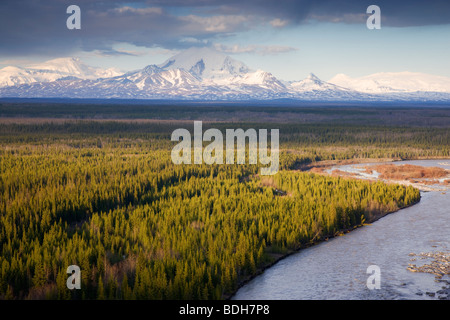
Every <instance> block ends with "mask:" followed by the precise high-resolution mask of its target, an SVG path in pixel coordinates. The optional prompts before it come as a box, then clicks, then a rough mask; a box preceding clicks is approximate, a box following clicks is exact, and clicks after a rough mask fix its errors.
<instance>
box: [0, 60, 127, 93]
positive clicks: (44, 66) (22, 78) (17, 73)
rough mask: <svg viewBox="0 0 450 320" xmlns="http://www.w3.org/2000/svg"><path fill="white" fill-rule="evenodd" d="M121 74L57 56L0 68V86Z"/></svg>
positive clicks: (113, 70) (111, 69)
mask: <svg viewBox="0 0 450 320" xmlns="http://www.w3.org/2000/svg"><path fill="white" fill-rule="evenodd" d="M120 74H122V73H121V72H120V71H119V70H117V69H114V68H109V69H101V68H94V67H90V66H88V65H86V64H84V63H83V62H82V61H81V60H80V59H77V58H58V59H53V60H49V61H46V62H44V63H41V64H34V65H31V66H29V67H27V68H20V67H13V66H9V67H5V68H2V69H0V87H6V86H12V85H18V84H30V83H34V82H51V81H56V80H58V79H61V78H73V77H75V78H80V79H98V78H109V77H114V76H118V75H120Z"/></svg>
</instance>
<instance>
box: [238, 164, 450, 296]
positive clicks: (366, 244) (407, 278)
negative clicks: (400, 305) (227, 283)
mask: <svg viewBox="0 0 450 320" xmlns="http://www.w3.org/2000/svg"><path fill="white" fill-rule="evenodd" d="M449 162H450V161H449V160H443V161H442V160H423V161H404V162H397V163H395V164H404V163H409V164H417V165H421V166H439V167H444V168H446V169H450V166H448V165H447V164H448V163H449ZM343 167H346V168H345V169H346V170H348V168H350V166H341V167H338V168H339V169H341V170H343V169H344V168H343ZM353 168H356V167H355V166H353ZM444 189H447V190H446V191H442V187H441V190H440V191H430V192H421V200H420V202H419V203H418V204H415V205H413V206H411V207H409V208H405V209H402V210H399V211H397V212H395V213H392V214H389V215H387V216H385V217H383V218H381V219H379V220H378V221H375V222H374V223H372V224H370V225H366V226H364V227H361V228H358V229H356V230H353V231H351V232H349V233H347V234H345V235H344V236H340V237H336V238H333V239H330V240H328V241H326V242H322V243H319V244H317V245H315V246H313V247H310V248H307V249H303V250H300V251H299V252H297V253H295V254H293V255H291V256H289V257H287V258H285V259H283V260H280V261H279V262H278V263H276V264H275V265H273V266H272V267H270V268H268V269H266V270H265V271H264V273H262V274H261V275H259V276H257V277H256V278H254V279H253V280H251V281H250V282H249V283H247V284H246V285H245V286H243V287H242V288H240V289H239V290H238V292H237V293H236V294H235V295H234V296H233V298H232V299H235V300H240V299H249V300H252V299H258V300H265V299H272V300H278V299H279V300H292V299H295V300H303V299H305V300H307V299H332V300H341V299H342V300H344V299H345V300H353V299H358V300H372V299H374V300H393V299H407V300H410V299H414V300H417V299H420V300H425V299H437V295H436V296H435V297H431V296H430V295H429V294H427V292H437V291H438V290H440V289H442V286H443V284H442V283H440V282H436V281H435V276H434V275H432V274H428V273H417V272H411V271H408V270H407V269H406V268H407V267H408V264H409V263H414V264H417V265H420V261H415V262H411V261H410V259H411V258H412V257H411V256H409V254H410V253H416V254H418V253H421V252H436V251H446V252H448V251H450V188H448V187H444ZM429 262H430V261H428V263H429ZM371 265H376V266H378V267H379V270H380V277H379V280H380V288H379V289H369V288H368V286H367V279H368V278H369V276H371V274H369V273H367V268H368V267H369V266H371ZM446 277H447V276H445V277H444V278H443V279H448V277H447V278H446Z"/></svg>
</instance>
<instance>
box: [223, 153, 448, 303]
mask: <svg viewBox="0 0 450 320" xmlns="http://www.w3.org/2000/svg"><path fill="white" fill-rule="evenodd" d="M420 160H442V161H448V160H449V159H443V158H442V157H439V158H436V159H434V158H433V159H428V158H427V159H420ZM398 161H401V160H397V159H351V160H340V161H321V162H317V163H313V164H309V165H306V166H303V168H302V170H300V171H308V172H313V173H318V174H324V175H329V173H327V172H326V170H330V169H331V168H333V167H335V166H339V165H353V164H365V163H367V164H369V163H381V162H392V163H393V162H398ZM295 171H299V170H295ZM347 177H348V178H355V179H358V178H357V177H354V176H347ZM373 181H379V180H377V179H373ZM383 182H385V183H399V182H398V181H395V180H392V181H383ZM400 184H402V183H400ZM404 185H412V186H413V187H415V185H414V184H413V183H411V182H408V181H405V184H404ZM418 189H419V190H421V191H436V190H434V189H429V190H423V189H420V188H418ZM425 189H426V188H425ZM419 201H420V200H419ZM419 201H417V202H414V203H411V204H410V205H408V206H404V207H402V208H398V209H396V210H393V211H388V212H384V213H381V214H378V215H377V216H374V217H373V219H372V220H370V221H366V222H365V223H364V224H362V225H358V226H354V227H353V228H351V229H346V230H340V231H339V232H337V233H336V234H333V235H327V236H324V237H322V238H320V239H315V240H314V241H311V242H310V243H307V244H304V245H302V246H301V247H299V248H298V249H296V250H291V251H288V252H286V253H285V254H280V255H278V256H274V260H273V261H272V262H270V263H268V264H266V265H264V266H261V267H260V268H258V269H257V271H256V273H255V274H253V275H251V276H249V277H247V278H246V279H242V280H241V281H240V282H239V285H238V288H237V289H236V290H235V291H234V292H233V293H232V294H230V295H229V296H226V297H225V298H226V299H233V298H234V297H235V295H236V293H237V292H238V291H239V289H240V288H242V287H243V286H245V285H246V284H247V283H249V282H250V281H252V280H253V279H254V278H256V277H257V276H259V275H261V274H262V273H264V272H265V271H266V270H267V269H269V268H271V267H273V266H274V265H275V264H277V263H278V262H280V261H282V260H284V259H286V258H287V257H289V256H291V255H293V254H295V253H298V252H300V251H301V250H303V249H307V248H310V247H312V246H315V245H317V244H319V243H322V242H324V241H328V240H329V239H332V238H335V237H338V236H342V235H344V234H347V233H349V232H351V231H353V230H355V229H358V228H360V227H362V226H364V225H368V224H371V223H373V222H375V221H377V220H379V219H381V218H383V217H385V216H386V215H389V214H391V213H395V212H397V211H399V210H401V209H405V208H407V207H411V206H413V205H415V204H417V203H419ZM448 293H449V289H448V288H447V289H444V288H443V289H442V291H440V294H441V295H444V296H446V297H447V299H448V297H449V295H448Z"/></svg>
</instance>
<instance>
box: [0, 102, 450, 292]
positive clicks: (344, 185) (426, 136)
mask: <svg viewBox="0 0 450 320" xmlns="http://www.w3.org/2000/svg"><path fill="white" fill-rule="evenodd" d="M2 108H3V109H2ZM38 109H39V108H38ZM5 110H10V105H7V106H6V107H5V106H3V107H1V106H0V112H3V113H5ZM30 110H31V109H30ZM164 110H165V111H162V113H164V112H167V110H166V109H164ZM176 110H177V109H176V108H175V111H173V117H174V118H173V119H165V120H161V119H156V120H148V121H145V119H140V120H132V119H103V120H92V119H85V120H81V119H68V117H67V114H65V115H64V117H62V118H61V117H57V118H52V119H42V118H36V117H34V112H37V111H36V110H35V109H33V115H31V116H30V115H29V114H26V115H27V116H28V118H17V117H3V118H1V119H0V123H1V126H0V145H1V149H0V298H1V299H223V298H227V297H229V296H230V294H232V293H233V292H234V291H235V290H236V289H237V288H238V286H239V285H240V284H241V283H242V281H244V280H246V279H248V278H249V277H251V276H252V275H254V274H255V273H257V272H258V270H261V268H264V267H265V266H267V265H269V264H270V263H272V262H273V261H275V260H276V259H277V258H279V257H280V256H283V255H286V254H287V253H290V252H292V251H294V250H298V249H300V248H302V247H305V246H307V245H310V244H311V243H313V242H315V241H319V240H321V239H324V238H326V237H331V236H334V235H337V234H339V233H340V232H343V231H345V230H350V229H352V228H354V227H358V226H361V225H362V224H364V223H365V222H370V221H373V220H375V219H377V218H378V217H381V216H383V215H384V214H386V213H388V212H393V211H395V210H397V209H398V208H402V207H405V206H408V205H411V204H413V203H415V202H417V201H419V199H420V194H419V191H418V190H417V189H414V188H412V187H405V186H400V185H396V184H383V183H381V182H369V181H361V180H353V179H345V178H339V177H330V176H323V175H318V174H314V173H310V172H303V171H301V170H298V169H299V168H300V167H301V165H304V164H308V163H315V162H317V161H321V160H343V159H362V158H394V159H413V158H420V157H442V158H448V157H450V147H449V145H450V143H449V142H450V133H449V130H448V127H445V126H444V127H443V126H441V125H428V126H423V125H421V126H406V125H403V124H402V125H394V124H391V125H382V124H380V123H374V124H372V125H358V124H356V123H354V122H353V121H350V123H346V124H339V123H336V122H335V121H334V120H333V121H329V119H328V118H327V119H328V120H327V121H319V120H317V119H315V120H314V121H309V122H306V123H297V122H294V121H287V122H286V121H280V122H269V121H267V119H266V118H265V115H264V117H263V118H260V119H258V118H252V120H253V119H255V122H252V123H249V122H243V121H238V122H235V121H233V122H223V121H216V122H214V121H212V120H210V121H209V122H208V123H207V124H205V128H207V127H214V128H219V129H221V130H225V128H244V129H245V128H267V129H270V128H278V129H279V130H280V146H281V150H280V169H282V170H281V171H280V172H278V173H277V174H276V175H273V176H259V175H258V170H259V167H260V166H258V165H174V164H173V163H172V161H171V157H170V152H171V148H172V147H173V146H174V145H175V143H174V142H171V141H170V134H171V132H172V131H173V130H174V129H176V128H187V129H189V130H192V121H187V120H183V119H179V118H177V116H176V115H177V114H178V113H177V112H176ZM244 111H245V110H244ZM356 111H357V110H355V112H354V114H358V113H357V112H356ZM21 112H22V111H21ZM152 112H153V111H152ZM286 112H287V111H286ZM289 112H292V110H291V111H289ZM323 112H324V114H326V112H325V111H323ZM377 112H380V113H383V114H384V112H385V111H379V110H377ZM386 112H387V111H386ZM391 112H392V111H391ZM394 112H396V111H395V110H394ZM434 112H436V113H439V112H441V111H439V110H438V111H436V110H435V111H434ZM0 114H1V113H0ZM8 115H9V114H8ZM3 116H5V114H3ZM14 116H17V115H14ZM22 116H23V115H22ZM45 116H48V115H45ZM359 116H361V115H359ZM447 117H448V115H447ZM207 120H208V119H207ZM437 121H439V119H437ZM69 265H78V266H79V267H80V269H81V279H82V283H81V290H69V289H67V287H66V280H67V278H68V276H69V275H68V274H67V273H66V269H67V267H68V266H69Z"/></svg>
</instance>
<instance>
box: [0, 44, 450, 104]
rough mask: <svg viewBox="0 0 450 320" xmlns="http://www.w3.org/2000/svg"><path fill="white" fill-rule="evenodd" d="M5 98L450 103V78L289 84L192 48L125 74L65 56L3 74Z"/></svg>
mask: <svg viewBox="0 0 450 320" xmlns="http://www.w3.org/2000/svg"><path fill="white" fill-rule="evenodd" d="M0 97H33V98H36V97H52V98H102V99H104V98H122V99H199V100H248V99H259V100H263V99H298V100H305V101H446V102H448V101H450V78H446V77H439V76H433V75H427V74H421V73H411V72H402V73H378V74H374V75H370V76H366V77H361V78H350V77H348V76H346V75H343V74H339V75H337V76H335V77H334V78H333V79H331V80H330V81H328V82H326V81H322V80H321V79H319V78H318V77H316V76H315V75H314V74H310V75H309V76H308V77H307V78H305V79H304V80H301V81H291V82H287V81H281V80H279V79H277V78H276V77H275V76H274V75H273V74H271V73H269V72H266V71H263V70H256V71H255V70H251V69H249V68H248V67H247V66H246V65H245V64H244V63H242V62H239V61H237V60H234V59H232V58H230V57H229V56H227V55H225V54H223V53H221V52H218V51H216V50H214V49H210V48H191V49H188V50H186V51H183V52H181V53H179V54H177V55H175V56H173V57H172V58H169V59H167V60H166V61H165V62H164V63H162V64H159V65H154V64H152V65H148V66H147V67H145V68H143V69H139V70H134V71H131V72H127V73H125V74H119V72H118V71H116V70H114V69H108V70H104V69H100V68H94V67H90V66H87V65H85V64H84V63H83V62H82V61H80V60H79V59H74V58H61V59H54V60H50V61H47V62H45V63H41V64H37V65H33V66H31V67H28V68H19V67H6V68H3V69H0Z"/></svg>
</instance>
